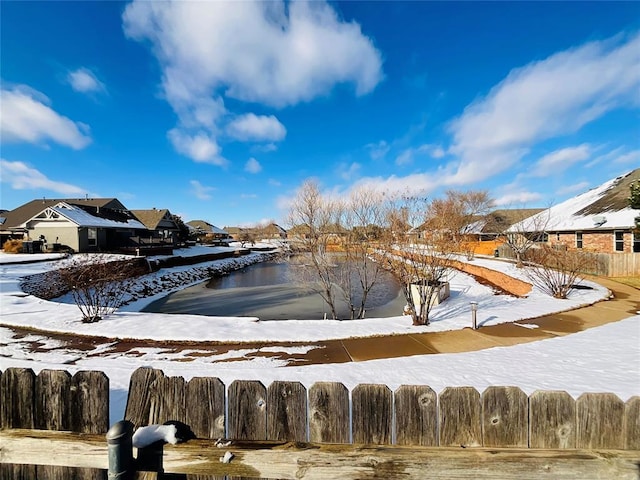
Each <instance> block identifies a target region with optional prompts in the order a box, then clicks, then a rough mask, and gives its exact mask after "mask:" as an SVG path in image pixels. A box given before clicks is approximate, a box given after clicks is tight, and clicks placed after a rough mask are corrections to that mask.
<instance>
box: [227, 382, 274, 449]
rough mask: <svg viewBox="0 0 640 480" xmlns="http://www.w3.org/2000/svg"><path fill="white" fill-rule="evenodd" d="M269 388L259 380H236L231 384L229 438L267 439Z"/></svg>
mask: <svg viewBox="0 0 640 480" xmlns="http://www.w3.org/2000/svg"><path fill="white" fill-rule="evenodd" d="M266 399H267V389H266V388H265V387H264V385H262V383H260V382H258V381H253V380H250V381H240V380H236V381H234V382H233V383H232V384H231V385H230V386H229V407H228V415H229V434H228V437H229V438H233V439H238V440H266V438H267V400H266Z"/></svg>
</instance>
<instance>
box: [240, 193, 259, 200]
mask: <svg viewBox="0 0 640 480" xmlns="http://www.w3.org/2000/svg"><path fill="white" fill-rule="evenodd" d="M240 198H242V199H245V200H246V199H250V198H258V195H257V194H255V193H241V194H240Z"/></svg>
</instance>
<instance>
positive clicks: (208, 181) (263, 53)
mask: <svg viewBox="0 0 640 480" xmlns="http://www.w3.org/2000/svg"><path fill="white" fill-rule="evenodd" d="M0 9H1V11H0V13H1V15H0V18H1V22H2V24H1V52H0V61H1V72H0V76H1V79H2V97H1V104H0V107H1V111H0V112H1V116H0V122H1V129H0V135H1V136H0V147H1V152H0V154H1V155H0V156H1V164H0V167H1V170H0V180H1V189H2V190H1V197H0V200H1V201H0V208H4V209H13V208H16V207H18V206H19V205H21V204H23V203H25V202H27V201H29V200H32V199H34V198H41V197H47V198H58V197H84V196H85V195H89V196H100V197H117V198H118V199H120V200H121V201H122V202H123V203H124V204H125V205H126V206H127V207H128V208H130V209H145V208H153V207H155V208H168V209H169V210H171V212H172V213H176V214H179V215H181V216H182V217H183V219H184V220H185V221H188V220H194V219H203V220H207V221H209V222H211V223H214V224H216V225H218V226H225V225H228V226H230V225H248V224H252V223H257V222H261V221H266V220H270V219H273V220H275V221H277V222H279V223H281V224H283V226H286V225H285V223H286V222H285V217H286V210H287V205H288V202H289V201H290V199H291V198H292V197H293V196H294V195H295V192H296V189H297V188H298V187H299V186H300V184H301V183H302V182H303V181H304V180H305V179H307V178H315V179H316V180H317V181H318V182H319V183H320V185H321V186H322V188H323V190H324V191H326V192H327V194H331V195H348V193H349V192H350V191H351V190H352V189H353V188H356V187H359V186H361V185H367V186H370V187H371V188H376V189H380V190H383V191H387V192H401V193H404V194H420V195H427V196H429V197H437V196H439V195H442V193H443V192H444V191H445V190H447V189H458V190H468V189H475V190H477V189H486V190H488V191H489V192H490V194H491V196H492V197H493V198H494V199H495V201H496V205H499V206H503V207H518V208H521V207H524V206H527V207H538V206H542V207H546V206H549V205H552V204H554V203H558V202H560V201H563V200H565V199H566V198H568V197H571V196H573V195H575V194H577V193H581V192H582V191H585V190H586V189H589V188H591V187H594V186H597V185H599V184H601V183H603V182H604V181H606V180H608V179H610V178H613V177H615V176H617V175H619V174H621V173H624V172H627V171H629V170H632V169H634V168H638V167H639V166H640V116H639V113H640V110H639V109H640V68H639V65H640V3H637V2H621V3H615V2H593V3H584V2H567V3H562V2H534V3H526V2H489V3H481V2H472V3H464V2H381V1H380V2H355V1H354V2H332V3H324V2H320V1H316V2H312V3H301V2H295V3H288V2H286V3H282V2H260V3H251V2H180V3H171V2H137V1H136V2H132V3H120V2H42V3H41V2H2V3H1V4H0Z"/></svg>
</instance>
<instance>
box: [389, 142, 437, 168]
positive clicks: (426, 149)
mask: <svg viewBox="0 0 640 480" xmlns="http://www.w3.org/2000/svg"><path fill="white" fill-rule="evenodd" d="M425 155H427V156H429V157H431V158H436V159H439V158H442V157H443V156H444V155H445V152H444V150H443V149H442V147H441V146H439V145H431V144H429V143H425V144H423V145H420V146H418V147H411V148H406V149H404V150H403V151H402V152H400V154H399V155H398V156H397V157H396V165H398V166H402V165H410V164H412V163H413V162H414V160H415V159H416V157H419V156H425Z"/></svg>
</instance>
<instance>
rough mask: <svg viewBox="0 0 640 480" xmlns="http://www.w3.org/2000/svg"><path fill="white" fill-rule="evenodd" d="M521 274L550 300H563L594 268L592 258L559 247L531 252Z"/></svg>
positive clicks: (546, 246)
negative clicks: (585, 274)
mask: <svg viewBox="0 0 640 480" xmlns="http://www.w3.org/2000/svg"><path fill="white" fill-rule="evenodd" d="M529 257H530V258H529V262H528V263H527V266H526V270H525V274H526V275H527V278H529V280H530V281H531V283H532V284H533V285H535V286H536V287H538V288H539V289H540V290H542V291H543V292H545V293H547V294H548V295H551V296H552V297H554V298H567V296H568V295H569V293H570V292H571V291H572V290H573V289H575V288H577V285H579V284H580V282H581V281H582V280H583V279H584V275H583V274H584V273H585V272H589V271H592V270H593V268H594V267H595V263H596V261H595V257H594V256H593V255H591V254H589V253H587V252H580V251H576V250H569V249H567V248H566V247H564V246H562V245H554V246H550V245H543V246H541V247H540V248H536V249H533V250H531V252H530V255H529Z"/></svg>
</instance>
